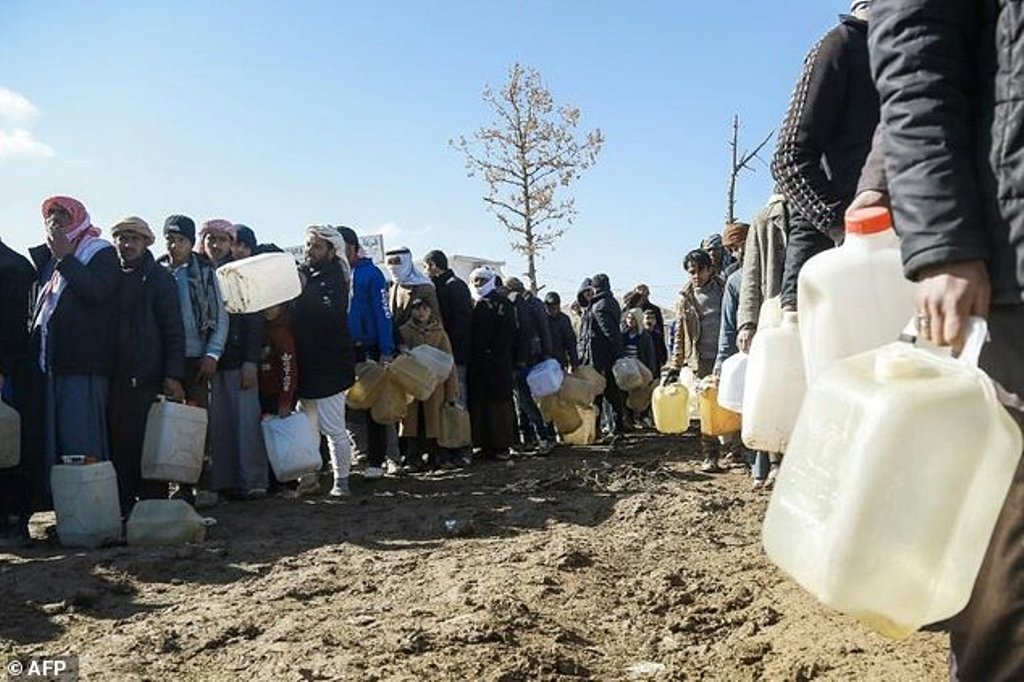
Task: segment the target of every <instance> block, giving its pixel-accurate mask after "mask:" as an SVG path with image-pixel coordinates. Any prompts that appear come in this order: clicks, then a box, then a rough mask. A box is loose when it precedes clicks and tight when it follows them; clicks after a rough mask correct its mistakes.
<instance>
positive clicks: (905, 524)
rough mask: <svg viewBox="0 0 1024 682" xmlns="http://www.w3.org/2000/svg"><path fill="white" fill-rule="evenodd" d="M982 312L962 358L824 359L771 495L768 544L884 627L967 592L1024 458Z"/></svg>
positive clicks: (933, 611) (911, 620)
mask: <svg viewBox="0 0 1024 682" xmlns="http://www.w3.org/2000/svg"><path fill="white" fill-rule="evenodd" d="M975 320H976V323H975V325H974V329H973V330H972V332H971V334H970V337H969V348H970V349H969V350H965V352H964V354H963V356H962V359H961V360H955V359H952V358H950V357H948V355H946V356H942V355H941V354H939V353H938V352H936V351H929V350H924V349H922V348H916V347H913V346H912V345H910V344H907V343H903V342H898V343H893V344H889V345H887V346H885V347H883V348H880V349H876V350H873V351H869V352H867V353H863V354H860V355H856V356H854V357H851V358H847V359H845V360H840V361H839V362H837V363H835V364H834V365H832V366H831V367H830V368H829V369H827V370H825V371H824V372H823V373H822V374H821V375H820V376H819V377H818V379H817V380H816V381H815V382H814V383H812V384H811V385H810V388H809V390H808V392H807V397H806V399H805V400H804V403H803V408H802V409H801V411H800V417H799V419H798V420H797V424H796V428H795V430H794V431H793V437H792V439H791V440H790V443H789V449H788V451H787V453H786V459H785V461H784V462H783V464H782V468H781V471H780V473H779V478H778V481H777V482H776V485H775V491H774V494H773V496H772V499H771V503H770V504H769V506H768V512H767V515H766V517H765V521H764V537H763V539H764V547H765V550H766V551H767V553H768V556H769V557H771V559H772V560H773V561H774V562H775V563H776V564H778V566H779V567H780V568H781V569H782V570H783V571H785V572H786V573H788V574H789V575H790V576H792V577H793V578H795V579H796V581H797V582H798V583H800V585H802V586H803V587H804V588H805V589H807V590H809V591H810V592H812V593H813V594H814V595H815V596H816V597H817V598H818V599H820V600H821V601H822V602H824V603H825V604H827V605H829V606H831V607H833V608H836V609H839V610H841V611H844V612H846V613H849V614H851V615H853V616H855V617H857V618H858V619H860V620H861V621H862V622H864V623H865V624H867V625H869V626H870V627H872V628H873V629H875V630H877V631H878V632H881V633H882V634H885V635H888V636H892V637H901V636H905V635H907V634H909V633H910V632H912V631H914V630H916V629H917V628H919V627H921V626H922V625H925V624H927V623H933V622H937V621H941V620H944V619H946V618H948V617H950V616H952V615H954V614H956V613H957V612H959V611H960V610H961V609H962V608H963V607H964V605H965V604H966V603H967V601H968V598H969V597H970V595H971V589H972V587H973V585H974V580H975V578H976V576H977V573H978V569H979V567H980V565H981V561H982V557H983V555H984V553H985V550H986V547H987V545H988V542H989V538H990V537H991V535H992V530H993V528H994V526H995V523H996V518H997V516H998V514H999V511H1000V508H1001V507H1002V504H1003V500H1004V499H1005V497H1006V493H1007V490H1008V489H1009V487H1010V484H1011V482H1012V480H1013V476H1014V472H1015V470H1016V468H1017V463H1018V460H1019V459H1020V455H1021V433H1020V430H1019V428H1018V427H1017V425H1016V423H1015V422H1014V421H1013V419H1012V418H1011V417H1010V416H1009V414H1008V413H1007V412H1006V411H1005V410H1004V409H1003V407H1002V406H1001V405H1000V404H999V401H998V399H997V397H996V391H995V389H994V387H993V384H992V382H991V381H990V380H989V379H988V377H987V376H986V375H985V374H984V373H983V372H981V371H980V370H978V369H977V368H976V363H977V354H978V352H980V346H981V345H982V343H983V339H984V335H985V333H986V331H985V324H984V322H983V321H980V320H977V319H976V318H975Z"/></svg>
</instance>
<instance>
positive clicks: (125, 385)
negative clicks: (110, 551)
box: [110, 378, 167, 516]
mask: <svg viewBox="0 0 1024 682" xmlns="http://www.w3.org/2000/svg"><path fill="white" fill-rule="evenodd" d="M159 392H160V388H159V387H158V386H151V387H146V388H141V387H140V388H133V387H132V385H131V383H130V381H129V380H128V379H124V378H115V379H114V380H113V381H112V382H111V384H110V461H111V462H113V464H114V469H115V470H116V471H117V490H118V494H119V496H120V498H121V514H122V515H123V516H127V515H128V513H129V512H130V511H131V510H132V506H133V505H134V504H135V500H136V499H140V500H147V499H161V498H166V497H167V484H166V483H163V482H160V481H147V480H144V479H143V478H142V441H143V439H144V437H145V433H146V417H147V416H148V414H149V407H150V405H152V404H153V401H154V400H156V396H157V394H158V393H159Z"/></svg>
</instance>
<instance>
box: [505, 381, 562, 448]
mask: <svg viewBox="0 0 1024 682" xmlns="http://www.w3.org/2000/svg"><path fill="white" fill-rule="evenodd" d="M529 373H530V370H529V369H525V368H523V369H516V370H514V374H513V381H514V383H513V388H514V395H515V399H516V407H517V408H518V415H519V435H520V437H521V438H522V441H523V443H524V444H525V443H530V442H532V441H534V440H554V438H555V436H554V433H552V432H551V431H550V430H549V429H548V425H547V424H545V423H544V417H542V416H541V414H540V408H538V407H537V403H536V402H534V400H533V394H532V393H531V392H530V385H529V384H528V383H527V382H526V375H527V374H529Z"/></svg>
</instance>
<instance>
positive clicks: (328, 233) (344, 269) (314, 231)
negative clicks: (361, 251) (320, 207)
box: [306, 224, 353, 307]
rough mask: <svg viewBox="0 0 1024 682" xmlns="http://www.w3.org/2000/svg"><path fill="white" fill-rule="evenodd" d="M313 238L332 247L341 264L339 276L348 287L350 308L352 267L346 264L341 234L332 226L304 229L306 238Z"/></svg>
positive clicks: (325, 225) (346, 259)
mask: <svg viewBox="0 0 1024 682" xmlns="http://www.w3.org/2000/svg"><path fill="white" fill-rule="evenodd" d="M310 235H312V236H314V237H317V238H319V239H323V240H324V241H325V242H328V243H330V245H331V246H333V247H334V255H335V257H336V258H337V259H338V262H340V263H341V276H342V277H344V278H345V285H346V286H347V287H348V302H349V307H351V306H352V295H353V291H352V267H351V266H350V265H349V264H348V258H346V257H345V238H344V237H342V236H341V232H339V231H338V228H336V227H335V226H334V225H327V224H324V225H310V226H309V227H307V228H306V236H310Z"/></svg>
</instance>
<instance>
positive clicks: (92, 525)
mask: <svg viewBox="0 0 1024 682" xmlns="http://www.w3.org/2000/svg"><path fill="white" fill-rule="evenodd" d="M50 488H51V490H52V491H53V510H54V511H55V512H57V537H58V538H59V539H60V544H62V545H64V546H66V547H99V546H101V545H106V544H113V543H116V542H118V541H119V540H120V539H121V504H120V501H119V500H118V496H117V472H116V471H115V470H114V465H113V464H111V463H110V462H98V463H96V464H55V465H53V468H52V469H50Z"/></svg>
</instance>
